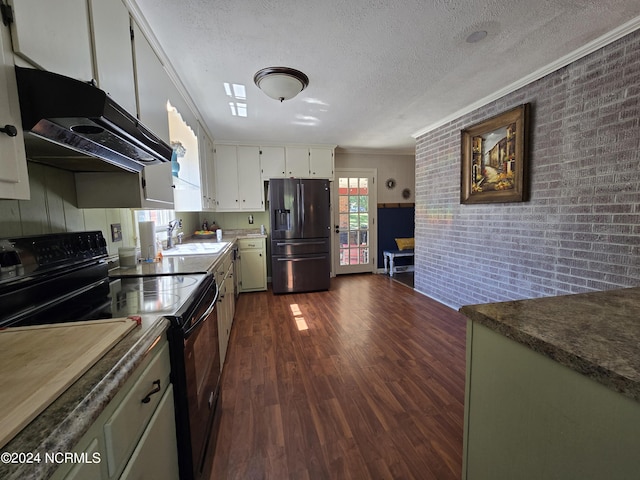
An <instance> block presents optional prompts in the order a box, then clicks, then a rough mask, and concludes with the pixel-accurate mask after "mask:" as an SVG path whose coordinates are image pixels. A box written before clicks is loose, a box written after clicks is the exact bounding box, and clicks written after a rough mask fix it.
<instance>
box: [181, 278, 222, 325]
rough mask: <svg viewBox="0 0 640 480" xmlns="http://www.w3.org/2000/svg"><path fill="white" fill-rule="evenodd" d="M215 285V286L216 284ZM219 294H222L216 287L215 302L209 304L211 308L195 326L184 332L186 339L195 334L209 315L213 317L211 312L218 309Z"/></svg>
mask: <svg viewBox="0 0 640 480" xmlns="http://www.w3.org/2000/svg"><path fill="white" fill-rule="evenodd" d="M213 285H215V283H214V284H213ZM219 294H220V292H219V291H218V288H217V287H216V294H215V296H214V297H213V300H212V301H211V303H210V304H209V306H208V307H207V309H206V310H205V312H204V313H203V314H202V315H200V317H199V318H198V320H196V321H195V322H193V324H192V325H191V326H190V327H189V328H187V329H186V330H185V331H184V336H185V337H187V336H188V335H189V334H190V333H191V332H193V331H194V330H195V329H196V328H198V326H199V325H200V324H201V323H202V322H204V321H205V320H206V319H207V317H208V316H209V315H211V312H213V310H214V309H215V308H216V303H217V302H218V295H219Z"/></svg>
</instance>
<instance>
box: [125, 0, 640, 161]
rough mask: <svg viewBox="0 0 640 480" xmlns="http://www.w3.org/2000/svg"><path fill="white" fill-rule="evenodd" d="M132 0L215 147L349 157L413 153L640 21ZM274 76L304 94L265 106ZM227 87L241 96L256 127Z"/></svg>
mask: <svg viewBox="0 0 640 480" xmlns="http://www.w3.org/2000/svg"><path fill="white" fill-rule="evenodd" d="M127 1H128V3H129V4H133V5H134V6H135V5H137V8H138V9H139V11H140V12H141V13H142V15H143V16H144V18H145V19H146V21H147V22H148V25H149V27H150V28H151V30H152V31H153V33H154V34H155V36H156V38H157V40H158V42H159V44H160V46H161V48H162V49H163V51H164V53H165V54H166V56H167V57H168V59H169V61H170V63H171V65H172V66H173V68H174V69H175V71H176V72H177V74H178V75H179V77H180V78H181V80H182V82H183V84H184V86H185V87H186V89H187V91H188V92H189V94H190V96H191V98H192V99H193V101H194V103H195V105H196V106H197V108H198V110H199V111H200V113H201V115H202V116H203V118H204V121H205V123H206V125H207V127H208V129H209V131H210V132H211V134H212V135H213V136H214V138H215V139H216V140H234V141H247V142H248V141H259V142H269V143H309V144H319V143H321V144H334V145H337V146H339V147H342V148H348V149H370V148H375V149H384V150H405V149H406V150H413V148H414V144H415V142H414V139H413V138H412V134H415V133H416V132H419V131H421V130H423V129H425V128H427V127H429V126H430V125H434V124H437V123H438V122H440V121H441V120H442V119H443V118H447V117H449V116H451V115H453V114H455V113H456V112H459V111H461V110H464V109H465V108H467V107H468V106H470V105H473V104H474V103H477V102H478V101H479V100H480V99H483V98H485V97H488V96H491V95H493V94H494V93H495V92H499V91H501V90H503V89H505V88H507V87H508V86H509V85H512V84H514V83H516V82H518V81H520V80H521V79H523V78H525V77H527V76H530V75H531V74H532V73H533V72H536V71H538V70H540V69H542V68H544V67H546V66H547V65H550V64H552V63H553V62H556V61H557V60H558V59H560V58H562V57H565V56H566V55H569V54H571V53H572V52H574V51H576V50H579V49H580V48H582V47H583V46H584V45H585V44H589V43H590V42H592V41H594V40H595V39H597V38H599V37H601V36H602V35H605V34H607V33H608V32H610V31H612V30H615V29H617V28H618V27H620V26H621V25H624V24H629V22H631V25H637V24H638V19H639V18H640V17H639V16H640V2H638V0H607V1H603V0H485V1H483V2H479V1H463V0H431V1H428V0H397V1H395V2H393V1H381V0H377V1H376V0H368V1H367V0H321V1H318V0H313V1H308V0H297V1H294V0H289V1H287V0H219V1H216V0H127ZM631 28H635V26H633V27H631ZM477 30H485V31H487V32H488V36H487V37H486V38H485V39H484V40H483V41H481V42H478V43H475V44H469V43H467V42H465V39H466V38H467V36H468V35H469V34H470V33H472V32H474V31H477ZM269 66H288V67H292V68H296V69H298V70H301V71H303V72H304V73H306V74H307V75H308V76H309V80H310V83H309V87H308V88H307V89H306V90H304V91H303V92H302V93H301V94H299V95H298V96H297V97H295V98H294V99H292V100H289V101H285V102H283V103H279V102H277V101H276V100H273V99H271V98H268V97H267V96H266V95H264V94H263V93H262V92H261V91H260V90H259V89H258V88H257V87H256V86H255V85H254V83H253V75H254V74H255V72H257V71H258V70H260V69H261V68H264V67H269ZM224 82H228V83H231V84H233V83H236V84H243V85H245V86H246V97H247V99H246V104H247V117H238V116H235V117H234V116H232V114H231V109H230V107H229V102H230V101H233V99H232V98H230V97H228V96H227V94H226V93H225V89H224V85H223V84H224Z"/></svg>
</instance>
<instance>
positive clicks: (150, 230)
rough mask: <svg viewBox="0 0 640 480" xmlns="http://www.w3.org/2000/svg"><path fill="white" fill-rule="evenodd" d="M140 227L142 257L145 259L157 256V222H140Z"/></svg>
mask: <svg viewBox="0 0 640 480" xmlns="http://www.w3.org/2000/svg"><path fill="white" fill-rule="evenodd" d="M138 228H139V229H140V257H141V258H142V259H143V260H153V259H155V258H156V222H138Z"/></svg>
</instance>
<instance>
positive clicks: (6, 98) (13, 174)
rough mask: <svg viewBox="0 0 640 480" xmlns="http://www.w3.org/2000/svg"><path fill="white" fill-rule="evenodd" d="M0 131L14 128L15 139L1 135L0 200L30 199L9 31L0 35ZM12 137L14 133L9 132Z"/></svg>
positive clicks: (3, 30) (4, 134)
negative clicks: (7, 127)
mask: <svg viewBox="0 0 640 480" xmlns="http://www.w3.org/2000/svg"><path fill="white" fill-rule="evenodd" d="M0 47H1V48H0V54H1V55H2V67H3V68H2V69H1V70H0V127H2V128H5V125H10V126H11V127H14V128H15V136H11V135H8V134H7V133H1V132H0V198H13V199H18V200H27V199H29V176H28V172H27V158H26V156H25V151H24V137H23V134H22V121H21V119H20V105H19V104H18V87H17V86H16V75H15V73H14V69H13V53H12V51H11V39H10V38H9V31H8V29H6V28H3V29H2V32H1V35H0ZM9 133H11V134H13V132H9Z"/></svg>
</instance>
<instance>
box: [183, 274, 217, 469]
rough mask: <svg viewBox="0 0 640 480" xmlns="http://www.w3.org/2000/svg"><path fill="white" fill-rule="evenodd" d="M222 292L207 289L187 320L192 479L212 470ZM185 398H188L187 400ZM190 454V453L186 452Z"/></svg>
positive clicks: (186, 371) (185, 341)
mask: <svg viewBox="0 0 640 480" xmlns="http://www.w3.org/2000/svg"><path fill="white" fill-rule="evenodd" d="M217 300H218V289H217V286H216V284H215V282H213V281H211V284H210V285H209V286H208V287H207V289H206V293H205V294H204V295H203V296H201V297H200V299H199V301H197V302H196V305H195V306H194V308H193V309H190V313H189V314H188V316H187V317H186V318H183V319H182V320H183V322H182V328H181V329H180V330H181V332H182V335H183V345H184V389H185V391H184V394H186V409H187V413H188V420H187V419H186V418H183V421H188V428H189V439H190V444H191V452H190V457H191V458H190V459H186V458H185V459H184V460H190V461H187V463H190V464H191V468H189V469H188V470H191V472H192V473H191V472H189V473H187V475H189V477H187V478H190V477H191V475H193V478H195V479H201V478H202V479H207V480H208V476H209V470H210V468H211V459H212V455H213V449H214V448H215V439H216V431H215V428H214V420H215V414H216V408H217V406H218V396H219V387H218V383H219V380H220V348H219V343H218V319H217V312H216V310H215V306H216V302H217ZM183 398H184V397H183ZM184 454H185V455H187V452H184Z"/></svg>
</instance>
